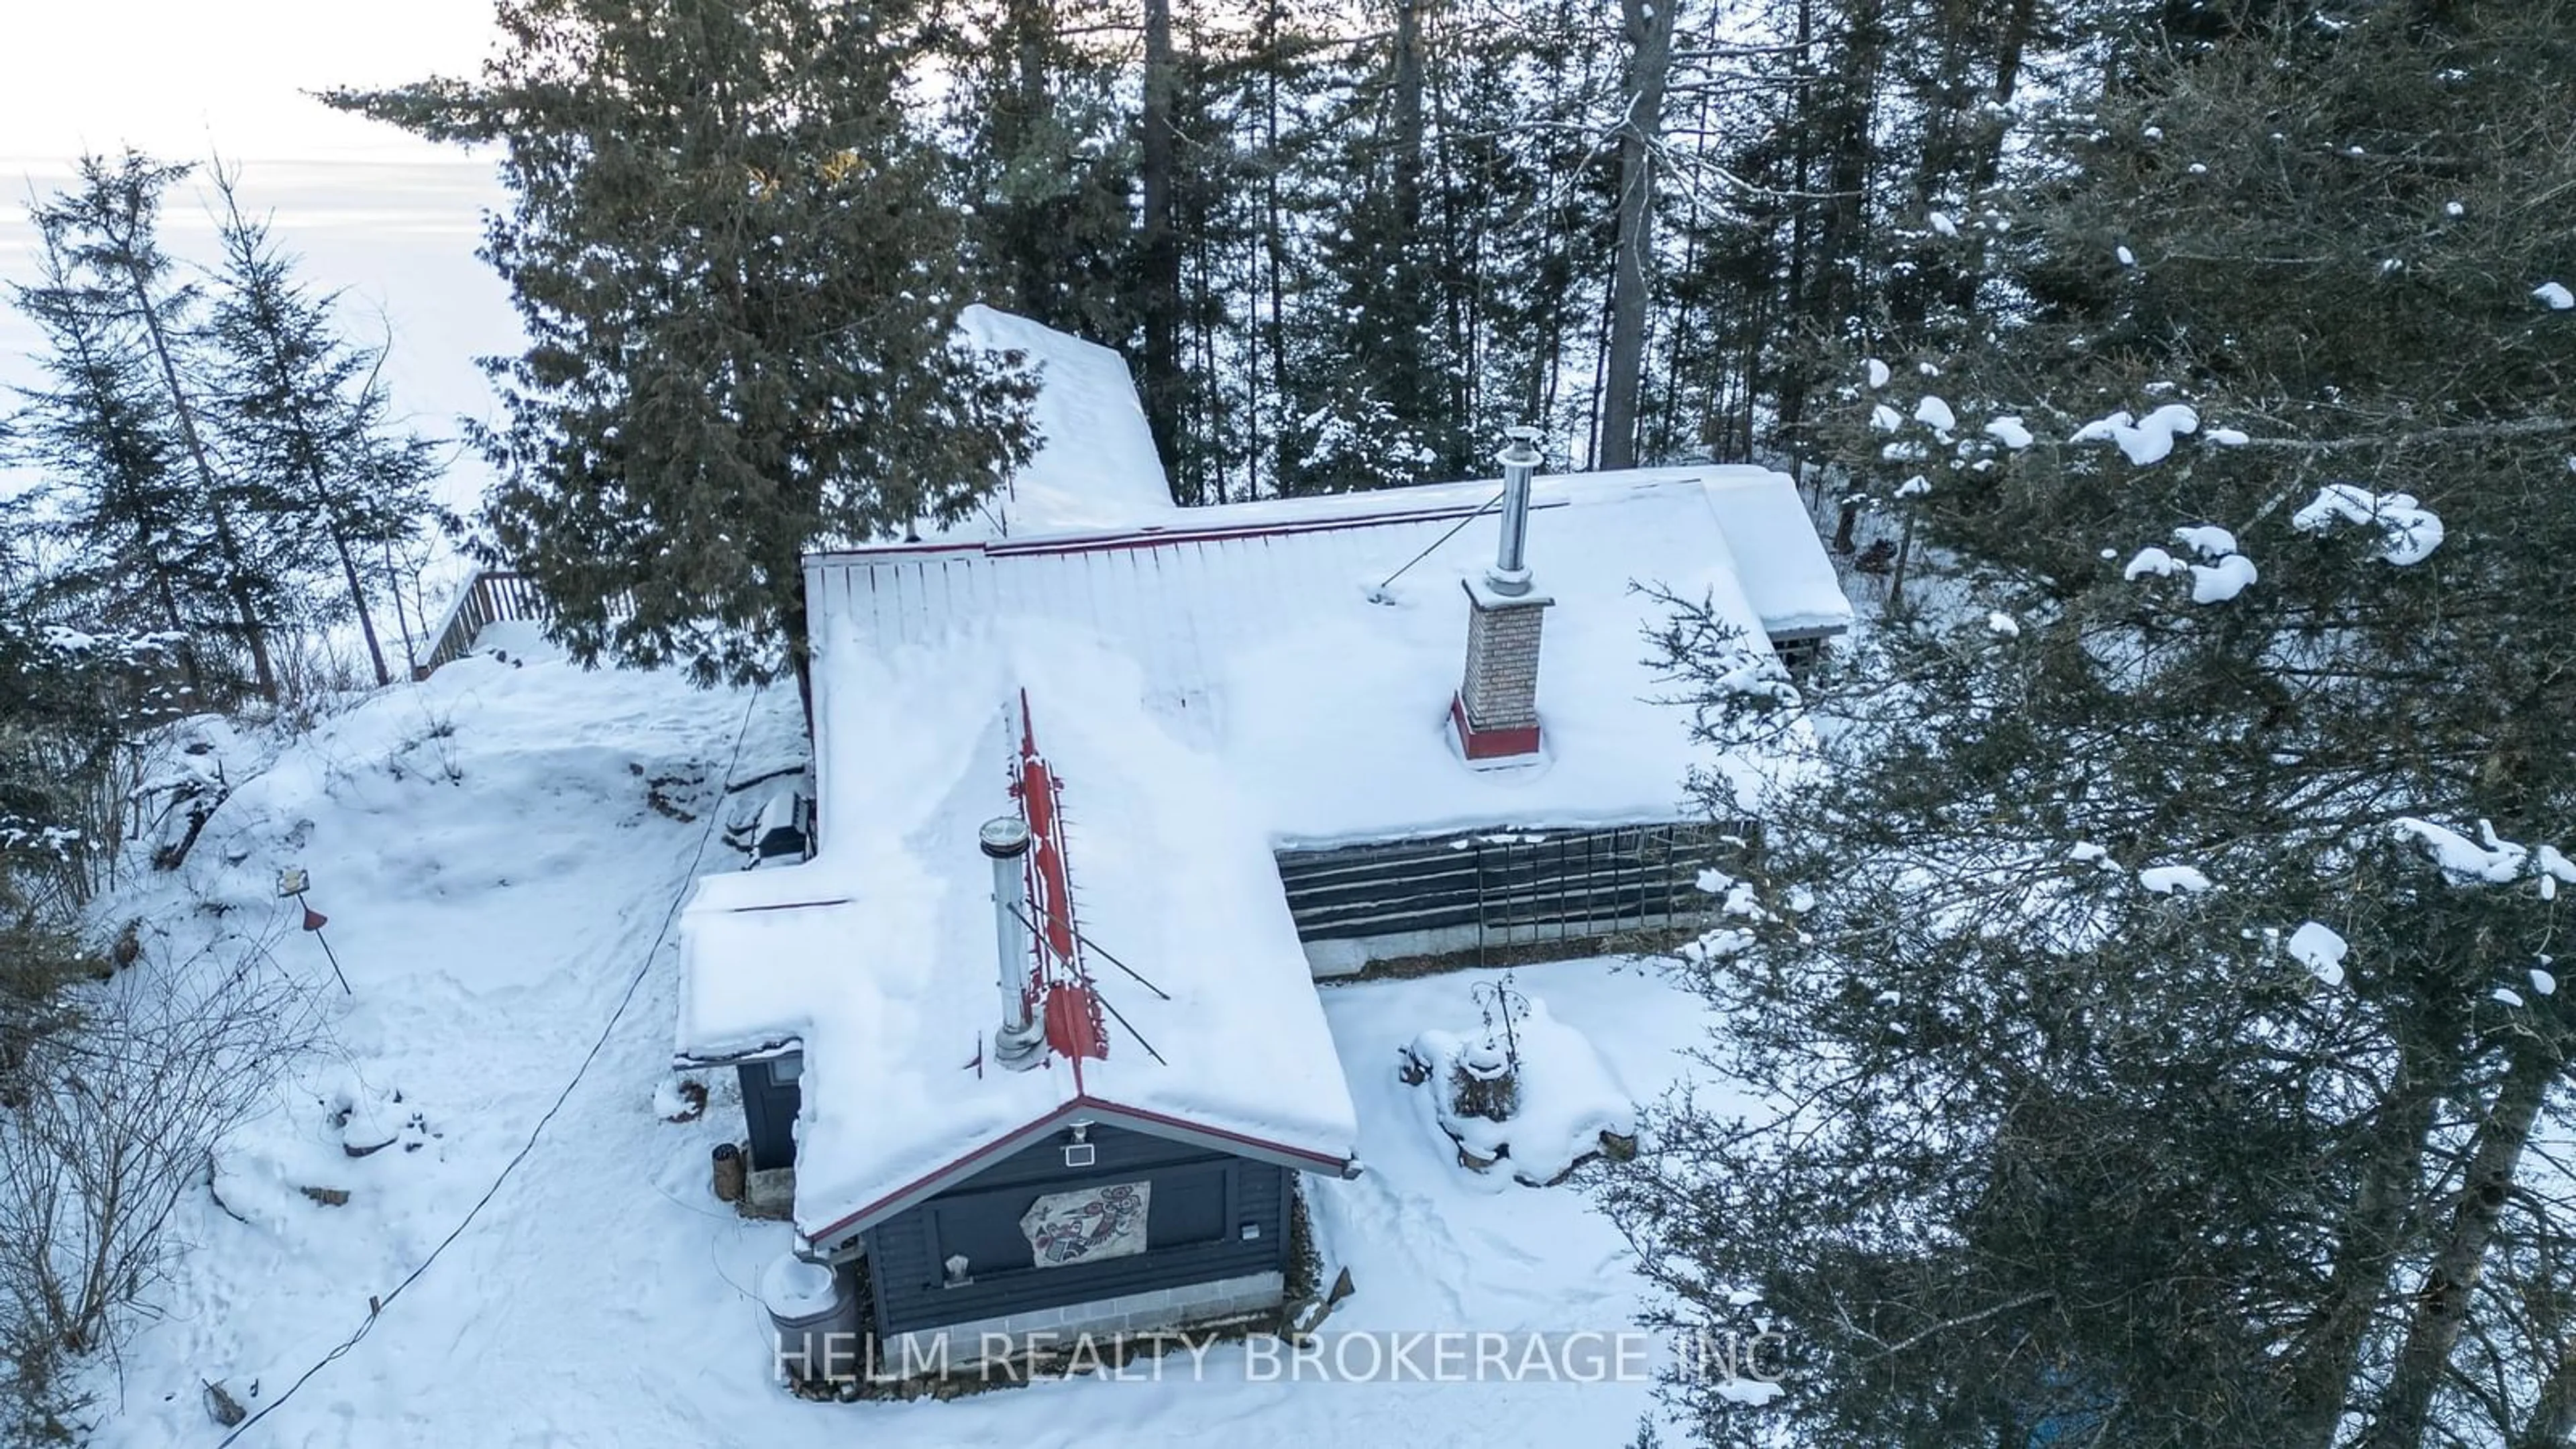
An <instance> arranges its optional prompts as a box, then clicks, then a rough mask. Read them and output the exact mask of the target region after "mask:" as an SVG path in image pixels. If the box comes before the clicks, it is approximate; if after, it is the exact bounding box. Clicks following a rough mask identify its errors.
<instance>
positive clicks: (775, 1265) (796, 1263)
mask: <svg viewBox="0 0 2576 1449" xmlns="http://www.w3.org/2000/svg"><path fill="white" fill-rule="evenodd" d="M840 1301H841V1291H840V1280H839V1279H838V1277H837V1276H836V1275H835V1274H834V1273H833V1272H832V1270H831V1269H830V1268H828V1267H826V1266H824V1265H823V1264H821V1263H809V1262H807V1261H806V1260H804V1259H803V1258H799V1257H797V1256H796V1255H795V1254H793V1253H781V1254H779V1255H778V1256H777V1257H775V1258H772V1259H770V1261H769V1266H768V1267H767V1268H764V1269H762V1270H761V1273H760V1302H761V1306H762V1307H764V1308H767V1309H768V1310H769V1311H770V1312H771V1313H772V1314H775V1315H776V1316H778V1317H780V1318H811V1317H813V1316H814V1315H816V1314H818V1313H824V1312H828V1311H829V1310H830V1309H831V1308H832V1306H833V1305H834V1304H836V1303H838V1302H840Z"/></svg>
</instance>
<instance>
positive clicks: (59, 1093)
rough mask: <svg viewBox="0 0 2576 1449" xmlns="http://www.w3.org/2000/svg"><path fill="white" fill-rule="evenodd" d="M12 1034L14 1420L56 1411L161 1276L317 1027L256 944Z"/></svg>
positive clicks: (5, 1341)
mask: <svg viewBox="0 0 2576 1449" xmlns="http://www.w3.org/2000/svg"><path fill="white" fill-rule="evenodd" d="M76 1001H77V1006H78V1009H79V1020H78V1022H77V1023H76V1024H75V1025H73V1026H71V1027H70V1028H69V1029H66V1030H64V1031H61V1032H57V1033H55V1034H52V1035H48V1036H42V1037H38V1038H35V1039H32V1040H28V1041H25V1042H23V1043H22V1044H21V1045H20V1048H19V1052H18V1056H17V1059H16V1060H15V1061H14V1062H13V1063H11V1066H12V1067H13V1070H12V1071H11V1072H10V1073H9V1074H8V1076H7V1078H6V1083H5V1086H6V1092H5V1099H6V1107H7V1110H6V1112H5V1113H0V1358H5V1359H7V1360H8V1361H9V1363H10V1365H11V1367H12V1371H13V1373H14V1376H15V1389H16V1400H15V1402H14V1403H12V1404H11V1405H10V1406H9V1407H10V1412H11V1414H12V1415H14V1416H15V1417H16V1418H17V1419H18V1420H19V1421H20V1424H21V1425H22V1426H25V1425H37V1426H41V1425H42V1424H43V1423H44V1422H45V1421H47V1420H49V1419H58V1418H59V1417H60V1416H61V1415H63V1414H64V1413H66V1412H68V1411H69V1409H70V1407H72V1406H71V1405H69V1404H68V1403H67V1402H66V1401H64V1400H63V1399H62V1398H61V1396H60V1393H59V1390H58V1387H57V1386H58V1384H59V1383H60V1378H61V1371H62V1369H63V1368H65V1367H66V1366H67V1365H68V1364H70V1363H71V1362H72V1361H73V1360H76V1359H78V1358H81V1357H83V1356H85V1355H89V1354H93V1353H97V1352H100V1351H102V1350H105V1349H108V1348H110V1347H112V1345H113V1344H114V1343H115V1341H116V1338H117V1335H118V1334H119V1332H120V1331H121V1330H122V1329H123V1327H124V1326H125V1325H126V1323H127V1322H128V1320H129V1319H130V1317H131V1315H132V1314H133V1312H135V1311H136V1310H137V1309H138V1308H139V1307H140V1306H141V1305H142V1304H143V1303H144V1302H145V1301H146V1299H147V1295H149V1294H150V1292H151V1291H152V1289H153V1287H154V1286H155V1284H156V1283H157V1282H158V1281H159V1278H160V1274H161V1271H162V1268H163V1266H164V1264H165V1262H166V1261H167V1257H168V1255H169V1254H170V1253H171V1252H172V1251H173V1248H174V1245H173V1244H172V1243H171V1242H170V1239H169V1227H170V1222H171V1218H172V1216H173V1214H174V1213H175V1212H176V1211H177V1209H178V1207H179V1204H180V1202H181V1200H182V1199H183V1198H184V1197H185V1196H186V1195H187V1194H189V1193H191V1192H194V1191H197V1190H198V1189H200V1188H202V1187H203V1186H204V1185H205V1183H206V1181H207V1173H208V1168H209V1163H210V1162H211V1161H212V1159H213V1154H214V1151H215V1148H216V1147H217V1145H218V1144H219V1143H220V1142H221V1141H222V1140H223V1139H224V1138H225V1136H226V1135H227V1134H229V1133H230V1132H231V1131H232V1130H233V1129H234V1128H235V1127H237V1126H239V1125H240V1124H242V1123H243V1122H244V1121H247V1120H248V1119H249V1118H250V1117H251V1116H253V1115H254V1114H255V1113H256V1112H257V1111H258V1110H259V1109H260V1108H261V1106H262V1105H264V1103H265V1101H266V1096H265V1094H266V1091H267V1085H266V1084H267V1083H269V1082H270V1081H271V1080H272V1079H273V1078H274V1076H275V1074H276V1072H277V1070H278V1068H279V1067H280V1066H281V1065H282V1064H283V1063H284V1062H285V1061H287V1060H289V1059H291V1058H292V1057H294V1056H296V1055H298V1054H300V1053H301V1052H302V1051H304V1050H305V1048H306V1047H307V1045H308V1043H309V1039H310V1032H311V1030H312V1017H311V1013H310V1010H309V1008H308V1006H307V1004H306V1002H305V999H304V997H303V995H302V994H301V992H300V991H299V990H298V989H297V988H296V987H295V985H294V984H293V982H292V981H291V980H290V979H289V978H287V977H286V976H285V975H284V974H283V973H281V972H278V971H276V970H275V969H273V968H272V967H271V966H270V965H269V964H268V962H267V959H266V954H265V952H264V951H262V950H260V949H258V948H256V947H253V948H250V949H248V950H246V951H245V952H243V953H242V954H241V955H240V956H239V957H238V958H237V959H219V958H217V957H215V956H213V955H209V956H207V957H205V958H201V959H199V960H196V961H193V962H189V963H186V966H185V967H184V968H183V969H181V970H179V971H176V972H170V973H158V972H148V971H147V972H128V973H125V974H123V975H120V976H118V977H116V978H115V979H114V981H113V982H111V983H109V984H107V985H105V986H104V987H101V988H99V989H96V990H93V991H85V992H81V993H79V994H78V995H77V998H76Z"/></svg>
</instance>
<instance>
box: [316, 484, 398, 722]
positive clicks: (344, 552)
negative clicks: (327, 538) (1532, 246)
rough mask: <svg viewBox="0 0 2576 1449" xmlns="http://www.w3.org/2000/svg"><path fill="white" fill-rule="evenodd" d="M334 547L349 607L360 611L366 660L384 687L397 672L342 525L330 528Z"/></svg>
mask: <svg viewBox="0 0 2576 1449" xmlns="http://www.w3.org/2000/svg"><path fill="white" fill-rule="evenodd" d="M331 548H332V550H333V551H334V552H336V553H337V554H339V556H340V577H341V579H342V580H343V581H345V582H346V583H347V584H348V586H349V606H350V607H351V608H354V609H356V610H357V611H358V632H359V633H360V634H362V635H364V636H366V640H367V658H368V659H369V660H370V661H372V662H373V663H374V664H375V666H376V685H377V687H378V688H382V687H384V686H385V685H388V684H391V683H393V682H394V672H393V670H391V669H390V668H387V667H386V665H385V646H384V645H383V644H382V643H381V642H380V641H378V640H377V638H376V616H375V615H374V614H372V613H370V612H368V609H367V591H366V589H365V588H364V587H362V586H361V585H360V584H359V582H358V561H357V560H356V559H355V558H352V557H351V556H350V554H349V538H348V535H346V534H344V533H342V532H341V531H340V525H339V524H337V523H333V524H332V525H331Z"/></svg>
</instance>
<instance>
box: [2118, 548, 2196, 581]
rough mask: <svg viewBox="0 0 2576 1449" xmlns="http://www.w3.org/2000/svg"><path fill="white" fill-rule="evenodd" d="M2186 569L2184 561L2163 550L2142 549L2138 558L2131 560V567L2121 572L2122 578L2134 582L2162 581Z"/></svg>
mask: <svg viewBox="0 0 2576 1449" xmlns="http://www.w3.org/2000/svg"><path fill="white" fill-rule="evenodd" d="M2185 567H2186V565H2185V564H2184V563H2183V562H2182V560H2180V559H2178V558H2175V557H2174V556H2173V555H2172V554H2169V553H2167V552H2165V551H2164V550H2163V549H2160V548H2142V549H2140V550H2138V556H2137V557H2136V558H2133V559H2131V560H2129V566H2128V567H2127V568H2125V569H2122V570H2121V571H2120V577H2122V578H2124V579H2129V580H2133V581H2134V580H2137V579H2143V578H2150V577H2152V578H2159V579H2160V578H2164V577H2167V576H2168V575H2172V574H2178V573H2181V572H2182V571H2183V569H2184V568H2185Z"/></svg>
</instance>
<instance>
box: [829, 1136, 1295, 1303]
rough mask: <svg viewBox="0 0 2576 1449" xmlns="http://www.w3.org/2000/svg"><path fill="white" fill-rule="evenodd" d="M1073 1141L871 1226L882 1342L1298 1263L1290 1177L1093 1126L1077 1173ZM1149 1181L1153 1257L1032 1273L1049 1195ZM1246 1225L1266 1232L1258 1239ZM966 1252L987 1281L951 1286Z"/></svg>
mask: <svg viewBox="0 0 2576 1449" xmlns="http://www.w3.org/2000/svg"><path fill="white" fill-rule="evenodd" d="M1065 1140H1066V1134H1063V1133H1058V1134H1056V1135H1055V1136H1054V1137H1052V1138H1050V1139H1049V1140H1048V1141H1046V1142H1044V1143H1041V1144H1039V1145H1038V1146H1035V1147H1031V1148H1028V1149H1026V1150H1024V1151H1022V1152H1019V1153H1017V1154H1015V1155H1013V1156H1011V1157H1007V1158H1004V1159H1003V1160H1002V1161H1000V1162H997V1163H995V1164H994V1165H993V1166H992V1167H990V1168H988V1169H986V1170H985V1171H983V1172H982V1173H979V1174H977V1175H976V1176H975V1177H974V1178H972V1179H970V1180H969V1181H967V1182H965V1183H962V1184H960V1185H959V1186H957V1187H955V1188H952V1189H950V1190H949V1191H947V1192H944V1193H942V1194H940V1195H939V1196H937V1197H935V1198H932V1199H931V1200H930V1201H928V1202H925V1203H923V1204H922V1205H921V1206H919V1207H917V1208H913V1209H911V1210H910V1211H908V1212H904V1213H901V1214H898V1215H897V1216H895V1217H893V1218H891V1219H889V1220H887V1221H886V1222H883V1223H880V1224H878V1225H877V1226H876V1227H874V1228H871V1229H869V1230H868V1234H867V1253H868V1277H869V1280H870V1282H871V1283H872V1284H873V1285H874V1291H875V1295H876V1312H877V1329H878V1331H879V1332H881V1333H903V1332H908V1331H910V1330H912V1329H916V1328H933V1327H936V1326H938V1325H940V1324H943V1323H965V1322H969V1321H972V1320H974V1319H978V1318H992V1317H996V1316H999V1315H1001V1314H1006V1313H1021V1312H1026V1311H1028V1310H1031V1309H1037V1308H1053V1307H1056V1306H1059V1305H1061V1304H1066V1303H1087V1302H1090V1301H1092V1300H1094V1299H1099V1298H1110V1297H1115V1296H1117V1295H1119V1294H1122V1293H1143V1292H1148V1291H1150V1290H1153V1289H1156V1288H1171V1287H1177V1286H1179V1285H1181V1284H1185V1283H1204V1282H1207V1281H1209V1280H1211V1279H1216V1278H1234V1277H1240V1276H1243V1275H1246V1274H1252V1273H1264V1272H1270V1271H1273V1270H1284V1269H1285V1268H1286V1267H1287V1263H1288V1193H1289V1191H1290V1188H1289V1183H1288V1170H1287V1169H1286V1168H1283V1167H1276V1166H1273V1165H1272V1164H1270V1163H1266V1162H1251V1161H1247V1160H1245V1159H1243V1158H1240V1157H1229V1156H1227V1155H1225V1154H1224V1153H1220V1152H1213V1151H1210V1150H1209V1149H1207V1148H1204V1147H1194V1146H1190V1145H1188V1144H1186V1143H1179V1142H1171V1141H1167V1140H1165V1139H1163V1138H1160V1137H1152V1136H1148V1135H1146V1134H1144V1133H1141V1132H1130V1131H1127V1130H1124V1129H1121V1128H1114V1127H1094V1128H1092V1129H1091V1132H1090V1141H1091V1142H1092V1144H1093V1145H1094V1146H1095V1147H1096V1148H1098V1160H1097V1161H1096V1162H1095V1163H1094V1165H1092V1166H1090V1167H1086V1168H1067V1167H1066V1166H1065V1165H1064V1142H1065ZM1140 1181H1142V1182H1150V1183H1152V1184H1153V1190H1152V1198H1151V1202H1150V1203H1149V1205H1148V1208H1147V1215H1146V1220H1145V1242H1146V1250H1145V1251H1144V1252H1142V1253H1137V1254H1134V1255H1132V1256H1129V1257H1125V1258H1111V1259H1107V1260H1105V1261H1102V1262H1098V1263H1069V1264H1066V1265H1065V1266H1063V1267H1060V1268H1038V1267H1034V1266H1032V1265H1031V1262H1030V1257H1031V1255H1030V1252H1029V1243H1028V1239H1027V1238H1025V1237H1023V1236H1021V1234H1020V1217H1021V1215H1022V1214H1024V1213H1026V1212H1027V1211H1028V1210H1029V1204H1030V1203H1032V1202H1034V1201H1036V1200H1037V1198H1038V1196H1039V1195H1040V1194H1042V1193H1050V1192H1064V1191H1067V1190H1069V1189H1073V1188H1081V1187H1095V1186H1107V1185H1109V1184H1111V1183H1119V1182H1140ZM1247 1225H1249V1226H1252V1227H1254V1228H1257V1229H1258V1230H1259V1234H1260V1235H1259V1236H1258V1237H1256V1238H1254V1239H1252V1240H1251V1241H1249V1242H1247V1241H1245V1240H1244V1238H1243V1236H1242V1232H1243V1229H1244V1228H1245V1226H1247ZM954 1253H964V1254H965V1255H966V1256H967V1258H968V1259H969V1260H970V1261H971V1262H972V1263H973V1265H974V1266H973V1269H972V1273H973V1277H974V1281H973V1282H971V1283H967V1284H962V1285H960V1286H957V1287H953V1288H952V1287H949V1286H948V1285H947V1284H946V1283H944V1282H942V1281H941V1280H942V1276H943V1275H942V1269H941V1266H940V1265H941V1264H942V1263H943V1262H945V1261H946V1260H947V1258H948V1257H949V1255H951V1254H954Z"/></svg>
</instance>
